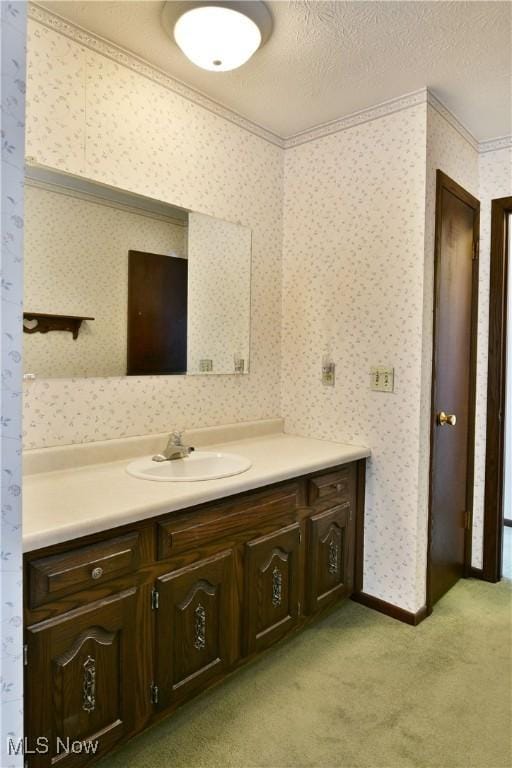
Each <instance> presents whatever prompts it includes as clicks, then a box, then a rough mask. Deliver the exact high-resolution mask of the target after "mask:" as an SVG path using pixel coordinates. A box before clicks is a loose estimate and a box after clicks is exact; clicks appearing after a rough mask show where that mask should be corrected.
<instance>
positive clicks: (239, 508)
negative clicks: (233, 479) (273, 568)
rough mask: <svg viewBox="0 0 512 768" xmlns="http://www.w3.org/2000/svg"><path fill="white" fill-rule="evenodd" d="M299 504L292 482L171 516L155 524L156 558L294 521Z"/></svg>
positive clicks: (297, 491) (250, 534) (247, 535)
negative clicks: (270, 489)
mask: <svg viewBox="0 0 512 768" xmlns="http://www.w3.org/2000/svg"><path fill="white" fill-rule="evenodd" d="M298 507H299V486H298V484H296V483H293V484H290V485H287V486H285V487H282V488H278V489H275V490H273V491H270V492H268V491H267V492H265V493H259V494H257V495H256V496H253V497H250V498H249V499H239V500H238V501H232V502H229V501H225V502H223V503H222V504H215V505H213V506H212V507H205V508H204V509H202V510H201V511H200V512H199V513H198V512H195V513H193V514H192V515H190V514H187V515H183V516H178V517H176V516H173V517H171V518H170V519H169V520H166V521H162V522H160V523H158V557H159V559H160V560H165V559H167V558H170V557H173V556H174V555H176V554H179V553H182V552H184V551H186V550H193V549H196V548H197V547H203V546H206V545H208V544H210V543H212V542H215V541H219V540H220V539H223V540H233V539H236V538H239V539H240V540H242V539H244V538H245V539H246V538H248V537H252V536H254V534H255V532H256V533H257V532H258V531H260V530H265V531H267V530H268V529H269V528H272V527H274V526H275V527H276V528H279V527H281V526H282V525H285V524H287V523H292V522H295V520H296V517H297V509H298Z"/></svg>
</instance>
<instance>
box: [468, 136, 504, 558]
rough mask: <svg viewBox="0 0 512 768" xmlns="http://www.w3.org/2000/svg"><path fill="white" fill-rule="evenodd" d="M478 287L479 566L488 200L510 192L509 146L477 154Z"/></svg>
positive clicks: (478, 553) (478, 550)
mask: <svg viewBox="0 0 512 768" xmlns="http://www.w3.org/2000/svg"><path fill="white" fill-rule="evenodd" d="M479 169H480V179H479V192H478V197H479V198H480V202H481V208H480V290H479V297H478V301H479V306H478V353H477V354H478V358H477V360H478V362H477V365H478V372H477V388H476V416H477V418H476V449H477V455H476V457H475V500H474V507H475V510H474V518H473V565H474V566H475V567H476V568H481V567H482V545H483V509H484V489H485V441H486V418H487V362H488V337H489V275H490V247H491V201H492V200H493V199H495V198H497V197H507V196H508V195H512V147H508V148H507V149H500V150H496V151H493V152H484V153H482V154H481V155H480V162H479Z"/></svg>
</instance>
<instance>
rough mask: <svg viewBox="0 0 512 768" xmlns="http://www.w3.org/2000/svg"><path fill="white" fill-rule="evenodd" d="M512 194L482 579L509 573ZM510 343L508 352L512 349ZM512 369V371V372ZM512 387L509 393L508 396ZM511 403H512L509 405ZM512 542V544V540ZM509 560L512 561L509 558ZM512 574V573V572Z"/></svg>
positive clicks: (492, 354) (496, 327)
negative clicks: (506, 526)
mask: <svg viewBox="0 0 512 768" xmlns="http://www.w3.org/2000/svg"><path fill="white" fill-rule="evenodd" d="M511 251H512V197H503V198H499V199H497V200H493V201H492V208H491V265H490V288H489V361H488V369H487V370H488V372H487V437H486V439H487V444H486V458H485V497H484V499H485V500H484V549H483V564H482V578H484V579H485V580H486V581H491V582H496V581H499V580H500V579H501V577H502V574H503V544H504V539H505V536H504V534H506V538H507V539H508V538H509V536H510V533H509V531H510V529H507V530H506V531H505V530H504V523H505V520H509V519H510V518H512V509H511V504H512V481H511V477H510V475H511V472H510V469H509V471H508V472H507V471H506V465H507V464H508V465H510V462H511V460H512V343H511V342H512V340H511V339H510V338H509V336H510V335H511V334H507V326H508V325H509V324H510V323H512V302H509V301H508V300H507V299H508V295H509V290H510V289H509V287H510V286H512V275H511V270H510V268H509V267H510V259H509V257H510V252H511ZM507 347H508V352H507ZM507 374H508V375H507ZM507 391H508V395H509V396H508V398H507ZM507 403H508V407H507ZM509 546H510V544H509ZM507 565H508V563H507ZM508 576H509V578H510V575H509V574H508Z"/></svg>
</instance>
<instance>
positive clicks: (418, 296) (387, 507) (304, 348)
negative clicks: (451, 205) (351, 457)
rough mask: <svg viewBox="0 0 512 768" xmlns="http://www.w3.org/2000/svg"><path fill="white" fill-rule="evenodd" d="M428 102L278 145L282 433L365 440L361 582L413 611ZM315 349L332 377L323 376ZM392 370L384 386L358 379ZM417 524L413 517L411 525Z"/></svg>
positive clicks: (420, 532) (419, 536)
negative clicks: (391, 384) (331, 363)
mask: <svg viewBox="0 0 512 768" xmlns="http://www.w3.org/2000/svg"><path fill="white" fill-rule="evenodd" d="M425 161H426V104H422V105H418V106H416V107H413V108H411V109H407V110H405V111H402V112H399V113H397V114H393V115H389V116H386V117H382V118H380V119H378V120H374V121H372V122H368V123H365V124H363V125H359V126H355V127H353V128H350V129H349V130H346V131H342V132H340V133H337V134H334V135H332V136H328V137H325V138H322V139H319V140H317V141H313V142H311V143H308V144H304V145H302V146H299V147H296V148H295V149H289V150H286V158H285V195H284V244H283V275H284V278H283V324H282V360H283V378H282V412H283V416H285V418H286V424H287V428H288V429H289V430H290V431H292V432H298V433H302V434H308V435H312V436H314V437H318V438H327V439H329V438H330V439H333V440H341V441H347V442H356V443H357V442H361V443H366V444H368V445H370V446H371V448H372V458H371V460H370V462H369V465H368V476H367V497H366V512H365V515H366V523H365V564H364V589H365V591H367V592H369V593H371V594H372V595H374V596H376V597H379V598H381V599H383V600H386V601H389V602H392V603H395V604H398V605H401V606H402V607H404V608H405V609H407V610H410V611H415V610H417V609H418V608H419V607H421V605H422V604H423V603H424V599H425V598H424V589H423V591H421V588H420V587H418V585H417V563H416V552H417V551H419V550H420V549H421V545H422V544H423V545H424V541H425V539H424V529H425V523H424V520H421V521H419V520H418V513H417V509H418V492H419V487H418V482H419V467H418V455H419V451H420V445H421V441H422V439H423V436H422V435H421V434H420V393H421V362H422V357H421V354H422V349H421V344H422V322H423V318H422V311H423V260H424V225H425V222H424V216H425V210H424V207H425V173H426V170H425V168H426V165H425ZM324 351H327V352H329V353H330V354H331V355H332V357H333V359H334V360H335V362H336V363H337V371H336V387H334V388H332V389H331V388H328V387H324V386H322V383H321V376H320V374H321V360H322V354H323V352H324ZM375 364H386V365H390V366H394V368H395V377H396V378H395V392H394V394H383V393H380V392H372V391H370V389H369V373H370V366H372V365H375ZM420 523H421V529H420V528H419V525H420Z"/></svg>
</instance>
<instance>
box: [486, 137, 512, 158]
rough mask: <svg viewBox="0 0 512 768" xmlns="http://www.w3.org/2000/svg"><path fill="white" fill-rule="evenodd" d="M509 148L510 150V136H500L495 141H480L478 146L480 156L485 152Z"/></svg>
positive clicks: (511, 143)
mask: <svg viewBox="0 0 512 768" xmlns="http://www.w3.org/2000/svg"><path fill="white" fill-rule="evenodd" d="M510 148H512V136H500V137H499V138H497V139H488V140H487V141H481V142H480V144H479V145H478V149H479V152H480V154H481V155H483V154H485V153H486V152H497V151H498V150H499V149H510Z"/></svg>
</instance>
